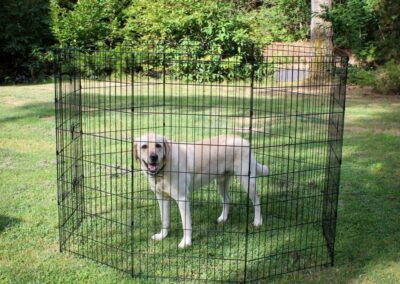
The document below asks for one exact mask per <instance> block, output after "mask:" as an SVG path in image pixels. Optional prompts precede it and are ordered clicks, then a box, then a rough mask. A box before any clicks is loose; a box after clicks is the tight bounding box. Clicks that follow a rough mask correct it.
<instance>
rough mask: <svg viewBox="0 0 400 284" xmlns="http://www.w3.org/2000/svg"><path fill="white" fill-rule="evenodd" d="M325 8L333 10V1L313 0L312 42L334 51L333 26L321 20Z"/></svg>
mask: <svg viewBox="0 0 400 284" xmlns="http://www.w3.org/2000/svg"><path fill="white" fill-rule="evenodd" d="M324 7H327V8H328V9H331V8H332V0H311V26H310V28H311V41H312V42H313V43H314V45H315V46H318V47H325V48H329V49H332V48H333V42H332V35H333V32H332V25H331V23H329V22H326V21H324V20H323V19H322V18H320V15H321V14H322V13H323V12H324Z"/></svg>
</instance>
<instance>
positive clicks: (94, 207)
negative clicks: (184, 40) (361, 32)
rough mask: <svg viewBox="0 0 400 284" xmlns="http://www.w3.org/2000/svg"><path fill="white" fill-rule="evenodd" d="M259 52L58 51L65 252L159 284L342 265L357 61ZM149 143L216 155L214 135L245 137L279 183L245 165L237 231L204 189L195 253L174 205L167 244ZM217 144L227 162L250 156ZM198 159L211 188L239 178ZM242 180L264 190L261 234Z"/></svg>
mask: <svg viewBox="0 0 400 284" xmlns="http://www.w3.org/2000/svg"><path fill="white" fill-rule="evenodd" d="M256 51H257V49H254V50H253V52H248V53H243V54H242V55H240V56H237V55H236V56H228V55H226V54H225V55H221V54H208V53H206V52H204V51H202V50H201V49H199V48H191V47H188V48H187V49H185V50H183V51H181V52H173V51H170V50H169V49H168V48H166V47H165V46H163V47H159V46H156V45H148V46H145V47H144V48H136V49H134V48H120V49H118V50H117V49H114V50H78V49H67V48H66V49H59V50H57V51H56V53H55V66H56V76H55V79H56V80H55V104H56V130H57V131H56V132H57V173H58V174H57V177H58V208H59V222H60V223H59V230H60V232H59V233H60V250H61V251H68V252H72V253H75V254H77V255H80V256H84V257H86V258H90V259H93V260H95V261H97V262H99V263H103V264H106V265H109V266H112V267H114V268H116V269H119V270H122V271H124V272H128V273H130V274H131V275H132V276H134V277H141V278H143V279H149V280H151V279H152V280H153V281H154V280H156V279H157V280H160V279H165V280H168V281H201V280H210V281H227V282H235V281H238V282H245V281H259V280H261V279H266V278H270V277H272V276H274V275H280V274H285V273H290V272H294V271H300V270H303V269H307V268H312V267H320V266H327V265H333V263H334V244H335V230H336V229H335V227H336V216H337V201H338V190H339V178H340V164H341V149H342V136H343V116H344V105H345V85H346V74H347V57H346V56H344V55H342V54H340V53H338V52H336V51H335V52H326V51H323V50H321V49H315V48H307V47H295V46H294V47H293V46H284V45H278V46H273V47H270V48H269V49H266V50H264V51H262V52H261V51H258V52H256ZM145 133H156V134H158V135H160V136H162V137H166V138H168V139H170V140H168V141H169V142H170V143H175V144H176V145H179V147H181V148H182V147H183V148H182V149H186V150H187V149H188V147H189V146H188V145H192V146H194V148H192V149H203V150H204V145H206V143H210V142H205V141H209V140H207V139H208V138H211V137H215V136H221V135H236V136H238V137H239V136H240V137H242V138H243V139H245V140H246V141H248V142H249V143H250V144H249V145H250V149H251V153H253V154H252V156H253V157H254V158H255V159H256V160H257V162H258V163H260V164H263V165H266V166H268V168H269V174H268V175H263V174H261V175H260V174H257V175H255V174H251V169H250V166H249V163H247V164H246V163H244V164H246V166H247V167H249V169H248V170H245V171H242V172H241V173H239V174H238V173H236V177H233V178H232V182H231V184H230V185H229V187H228V194H229V196H230V200H229V203H230V213H229V216H228V218H227V220H226V221H225V222H223V223H218V222H217V218H218V216H219V215H220V212H221V209H222V208H223V205H222V201H221V196H220V195H219V193H218V185H217V184H218V182H215V181H213V182H210V183H209V184H206V183H204V184H202V185H203V186H202V188H201V189H199V188H198V189H196V190H193V191H191V192H190V193H189V194H188V200H187V201H188V204H189V206H190V211H191V216H192V222H191V224H192V231H191V232H192V238H193V243H192V245H191V246H188V247H186V248H184V249H181V248H178V244H179V242H180V240H181V238H182V234H183V230H182V223H181V215H180V212H179V210H178V206H176V203H175V202H171V208H170V213H169V216H170V230H169V235H168V236H167V237H166V238H164V239H163V240H162V241H154V240H152V239H151V236H152V235H153V234H155V233H157V232H158V231H159V230H160V227H161V226H162V224H161V220H160V213H161V212H160V209H159V206H158V205H157V197H156V194H154V192H152V190H151V179H152V178H154V177H152V175H151V174H149V172H147V173H146V168H144V167H143V161H142V160H140V161H137V160H136V159H135V157H134V155H135V153H134V152H135V149H134V148H135V143H137V139H138V137H141V136H142V135H143V134H145ZM135 139H136V141H135ZM196 141H197V142H196ZM199 141H200V142H199ZM217 141H218V140H217ZM141 142H143V141H141ZM216 144H220V145H213V146H215V147H217V149H219V150H218V151H222V152H223V153H225V154H226V152H224V151H225V150H226V149H227V148H235V147H236V148H239V149H245V148H243V144H241V145H234V146H232V145H228V144H229V143H225V144H224V143H219V142H217V143H216ZM185 146H186V148H185ZM197 146H200V148H196V147H197ZM157 147H161V146H157ZM201 147H203V148H201ZM210 147H211V146H210ZM247 149H248V148H247ZM140 150H143V149H139V151H140ZM184 151H185V150H184ZM187 151H189V150H187ZM181 153H182V152H181ZM213 153H214V154H212V155H218V154H215V152H213ZM242 153H243V152H242ZM192 154H193V153H192ZM182 155H183V156H185V157H186V156H188V155H189V154H188V153H186V154H185V153H183V154H182ZM212 155H210V157H209V159H210V160H212V159H214V161H215V157H212ZM194 156H195V160H197V161H195V163H196V162H197V163H198V162H199V160H201V162H202V163H203V164H204V165H205V166H203V167H200V169H201V170H203V171H205V172H200V174H201V176H202V177H206V176H211V175H213V174H214V175H215V177H217V180H218V181H219V177H220V176H221V175H224V176H230V175H232V174H233V173H232V172H230V171H228V170H226V171H225V172H223V173H215V172H212V171H211V170H208V171H207V170H204V169H205V168H207V167H210V164H211V163H208V162H207V161H204V156H203V157H202V158H200V159H199V157H200V156H196V153H195V154H194ZM248 156H251V155H248ZM227 157H229V155H227ZM168 159H170V160H171V161H167V162H166V163H168V162H169V163H172V162H175V163H176V162H178V163H179V161H181V160H182V159H183V160H185V158H182V157H179V155H176V154H174V155H170V156H169V158H168ZM228 160H229V158H226V159H225V160H224V163H226V165H227V164H229V161H228ZM240 161H243V159H241V160H240ZM147 162H148V161H147ZM217 162H219V163H222V162H221V160H218V161H217ZM236 167H237V165H236ZM181 169H182V167H178V168H177V171H178V172H179V171H180V170H181ZM184 170H185V171H186V170H187V168H184ZM197 170H198V169H197ZM182 171H183V170H182ZM192 171H193V170H192ZM171 172H172V170H171V168H169V170H167V168H164V169H160V171H159V172H158V173H156V174H154V176H157V175H159V174H161V179H162V178H163V176H164V177H165V176H166V175H172V173H171ZM196 174H199V172H197V173H196ZM242 175H243V176H246V175H247V181H248V183H249V184H250V183H254V184H255V185H256V191H257V194H258V196H259V198H260V202H259V210H260V212H261V216H262V219H263V224H262V225H261V226H258V227H255V226H253V224H252V222H253V218H254V214H255V211H256V210H257V206H253V203H252V200H251V199H252V198H251V197H252V196H250V195H251V194H250V193H249V192H250V191H249V192H246V191H244V190H243V186H244V187H245V186H246V185H245V183H242V184H241V183H240V180H241V178H242ZM227 200H228V199H226V200H225V201H226V202H227ZM183 222H185V221H184V220H183Z"/></svg>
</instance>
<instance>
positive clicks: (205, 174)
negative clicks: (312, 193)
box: [135, 133, 268, 248]
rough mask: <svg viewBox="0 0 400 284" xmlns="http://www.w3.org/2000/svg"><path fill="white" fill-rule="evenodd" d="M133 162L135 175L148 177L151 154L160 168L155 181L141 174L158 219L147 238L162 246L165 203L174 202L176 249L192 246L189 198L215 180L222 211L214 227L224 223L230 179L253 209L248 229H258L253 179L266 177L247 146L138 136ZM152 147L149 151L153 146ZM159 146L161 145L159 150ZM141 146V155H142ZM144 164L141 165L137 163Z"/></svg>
mask: <svg viewBox="0 0 400 284" xmlns="http://www.w3.org/2000/svg"><path fill="white" fill-rule="evenodd" d="M135 141H136V142H135V152H136V157H137V159H138V160H139V161H140V163H141V169H142V170H143V171H144V172H148V171H147V170H148V169H147V167H146V164H145V163H144V162H146V163H147V161H148V159H149V155H150V154H151V153H157V154H158V155H159V161H158V162H159V163H160V167H159V168H161V164H162V161H164V168H163V169H162V171H160V172H159V173H157V175H153V176H152V175H150V174H149V173H147V175H148V178H149V182H150V186H151V189H152V191H153V192H155V194H156V197H157V200H158V203H159V207H160V215H161V223H162V224H161V231H160V232H159V233H157V234H155V235H153V236H152V239H153V240H162V239H164V238H165V237H166V236H167V235H168V230H169V225H170V198H172V199H173V200H175V201H176V202H177V204H178V207H179V212H180V215H181V221H182V227H183V238H182V241H181V242H180V243H179V247H180V248H184V247H186V246H189V245H191V243H192V219H191V212H190V206H189V192H190V191H191V190H194V189H196V188H200V187H202V186H204V185H207V184H209V183H210V182H211V181H213V180H216V181H217V184H218V191H219V193H220V194H221V198H222V202H223V209H222V213H221V215H220V216H219V217H218V219H217V221H218V222H219V223H222V222H225V221H226V220H227V218H228V213H229V203H230V198H229V194H228V187H229V181H230V179H231V177H232V176H233V175H235V176H237V177H238V178H239V180H240V182H241V185H242V188H243V190H244V191H245V192H246V193H248V195H249V197H250V199H251V201H252V203H253V206H254V222H253V225H254V226H261V225H262V216H261V209H260V198H259V196H258V194H257V191H256V176H257V175H258V176H265V175H268V168H267V166H264V165H261V164H258V163H257V161H256V159H255V157H254V154H253V153H251V151H250V143H249V142H248V141H247V140H245V139H243V138H241V137H239V136H233V135H223V136H217V137H213V138H210V139H206V140H202V141H198V142H195V143H186V142H185V143H182V142H181V143H179V142H178V143H177V142H172V141H170V140H167V139H166V138H164V137H163V136H160V135H157V134H152V133H148V134H144V135H142V136H141V137H140V138H138V139H136V140H135ZM156 143H157V145H158V148H155V146H154V145H156ZM160 143H163V144H162V145H163V148H162V149H161V148H160V147H159V146H160ZM143 145H146V146H145V149H142V147H143ZM143 161H144V162H143Z"/></svg>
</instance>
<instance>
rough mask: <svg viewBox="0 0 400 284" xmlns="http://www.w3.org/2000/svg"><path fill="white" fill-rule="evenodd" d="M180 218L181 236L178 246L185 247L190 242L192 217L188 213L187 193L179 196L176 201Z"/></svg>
mask: <svg viewBox="0 0 400 284" xmlns="http://www.w3.org/2000/svg"><path fill="white" fill-rule="evenodd" d="M176 202H177V203H178V207H179V212H180V214H181V219H182V227H183V238H182V240H181V242H180V243H179V245H178V247H179V248H185V247H187V246H190V245H191V244H192V218H191V215H190V205H189V200H188V197H187V194H185V195H184V196H183V195H182V196H180V197H179V199H177V201H176Z"/></svg>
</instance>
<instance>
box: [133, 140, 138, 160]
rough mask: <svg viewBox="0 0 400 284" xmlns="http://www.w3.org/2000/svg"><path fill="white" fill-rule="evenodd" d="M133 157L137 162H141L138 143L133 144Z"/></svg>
mask: <svg viewBox="0 0 400 284" xmlns="http://www.w3.org/2000/svg"><path fill="white" fill-rule="evenodd" d="M133 156H134V157H135V160H139V155H138V150H137V143H135V144H133Z"/></svg>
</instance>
